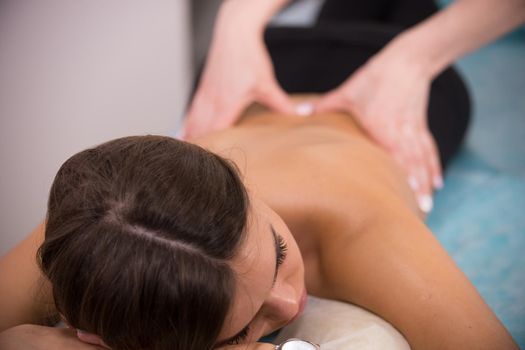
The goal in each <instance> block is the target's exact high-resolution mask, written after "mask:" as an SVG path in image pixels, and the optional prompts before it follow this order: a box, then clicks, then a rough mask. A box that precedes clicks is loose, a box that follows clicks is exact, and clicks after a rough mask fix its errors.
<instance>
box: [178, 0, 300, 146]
mask: <svg viewBox="0 0 525 350" xmlns="http://www.w3.org/2000/svg"><path fill="white" fill-rule="evenodd" d="M232 4H233V3H232ZM227 5H228V3H225V5H223V8H222V9H221V12H220V13H219V18H218V20H217V24H216V27H215V31H214V38H213V41H212V45H211V48H210V52H209V55H208V60H207V62H206V67H205V70H204V72H203V75H202V78H201V81H200V82H199V86H198V88H197V91H196V92H195V96H194V98H193V101H192V102H191V105H190V109H189V112H188V115H187V117H186V121H185V124H184V127H183V134H182V138H184V139H191V138H195V137H198V136H202V135H204V134H206V133H209V132H211V131H213V130H218V129H223V128H226V127H228V126H231V125H233V124H234V123H235V122H236V121H237V119H238V118H239V117H240V115H241V113H242V112H243V110H244V109H245V108H246V107H248V106H249V105H250V104H251V103H253V102H259V103H261V104H263V105H265V106H267V107H268V108H270V109H272V110H275V111H277V112H280V113H283V114H295V105H294V103H293V102H292V100H291V99H290V97H289V96H288V95H287V94H286V93H285V92H284V91H283V90H282V88H281V87H280V86H279V84H278V82H277V80H276V78H275V74H274V69H273V64H272V61H271V59H270V55H269V53H268V51H267V49H266V46H265V43H264V38H263V31H264V26H262V25H257V24H256V23H254V22H252V21H250V18H249V17H246V16H245V15H242V14H239V13H238V11H229V7H227Z"/></svg>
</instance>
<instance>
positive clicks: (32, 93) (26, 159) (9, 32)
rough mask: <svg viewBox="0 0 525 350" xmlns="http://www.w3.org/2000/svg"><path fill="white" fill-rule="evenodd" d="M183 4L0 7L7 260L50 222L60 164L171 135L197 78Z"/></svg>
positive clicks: (54, 2) (37, 2)
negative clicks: (138, 137)
mask: <svg viewBox="0 0 525 350" xmlns="http://www.w3.org/2000/svg"><path fill="white" fill-rule="evenodd" d="M188 10H189V9H188V4H187V2H186V1H183V0H157V1H143V0H74V1H70V0H1V1H0V196H1V197H0V255H1V254H3V253H5V252H6V251H7V250H8V249H9V248H10V247H12V246H13V245H14V244H15V243H16V242H17V241H19V240H20V239H22V238H23V237H24V236H25V235H26V234H27V233H28V232H29V231H30V230H31V229H32V228H33V227H34V226H36V224H37V223H38V222H39V221H40V220H41V219H42V218H43V217H44V215H45V207H46V199H47V193H48V191H49V188H50V185H51V182H52V180H53V177H54V175H55V173H56V171H57V170H58V168H59V166H60V165H61V164H62V163H63V162H64V161H65V160H66V159H67V158H68V157H69V156H70V155H72V154H73V153H75V152H77V151H80V150H82V149H84V148H86V147H88V146H91V145H94V144H97V143H100V142H103V141H106V140H108V139H111V138H115V137H119V136H124V135H131V134H146V133H166V132H169V131H171V130H173V129H174V128H175V126H176V122H177V119H178V118H179V117H180V115H181V114H182V111H183V107H184V103H185V101H186V98H187V92H188V87H189V85H190V84H189V83H190V77H191V67H190V57H191V55H190V53H189V51H190V50H189V45H190V43H189V40H188V38H189V36H188V32H189V27H188V25H189V24H188V22H189V21H188V18H189V16H188Z"/></svg>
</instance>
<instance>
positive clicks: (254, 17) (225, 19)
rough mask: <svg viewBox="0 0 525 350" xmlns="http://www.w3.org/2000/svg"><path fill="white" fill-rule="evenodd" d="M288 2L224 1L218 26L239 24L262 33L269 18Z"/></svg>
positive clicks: (278, 0)
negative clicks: (232, 23)
mask: <svg viewBox="0 0 525 350" xmlns="http://www.w3.org/2000/svg"><path fill="white" fill-rule="evenodd" d="M288 2H290V0H224V2H223V4H222V6H221V9H220V11H219V18H218V21H217V24H218V25H222V24H223V23H231V22H234V23H235V24H240V25H243V26H245V27H250V28H253V29H255V30H257V31H260V32H262V31H263V30H264V27H265V26H266V24H267V23H268V21H269V20H270V18H271V17H272V16H273V15H274V14H275V13H276V12H277V11H278V10H279V9H281V8H282V7H283V6H284V5H286V4H287V3H288Z"/></svg>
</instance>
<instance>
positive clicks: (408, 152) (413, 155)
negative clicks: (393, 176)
mask: <svg viewBox="0 0 525 350" xmlns="http://www.w3.org/2000/svg"><path fill="white" fill-rule="evenodd" d="M402 140H403V141H402V145H403V147H402V152H403V153H404V155H403V158H405V159H406V160H407V161H406V162H407V169H408V174H409V177H408V182H409V184H410V186H411V187H412V189H413V190H414V192H415V194H416V199H417V202H418V205H419V208H420V209H421V211H423V212H425V213H428V212H430V211H431V210H432V207H433V199H432V184H431V181H430V175H429V171H430V168H429V164H428V161H427V159H426V158H425V149H424V145H423V143H422V137H421V132H419V131H414V129H411V130H410V131H407V130H404V135H403V139H402Z"/></svg>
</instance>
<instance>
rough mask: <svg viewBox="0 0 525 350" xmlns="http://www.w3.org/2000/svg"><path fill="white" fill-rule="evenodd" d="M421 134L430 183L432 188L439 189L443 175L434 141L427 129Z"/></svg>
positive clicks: (441, 185) (441, 186)
mask: <svg viewBox="0 0 525 350" xmlns="http://www.w3.org/2000/svg"><path fill="white" fill-rule="evenodd" d="M422 136H423V142H424V144H425V148H426V153H427V156H428V158H427V159H428V161H429V167H430V175H431V181H432V185H433V187H434V189H436V190H440V189H442V188H443V175H442V169H441V161H440V158H439V152H438V148H437V146H436V141H435V140H434V137H432V134H430V132H429V131H428V129H426V130H425V132H424V134H423V135H422Z"/></svg>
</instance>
